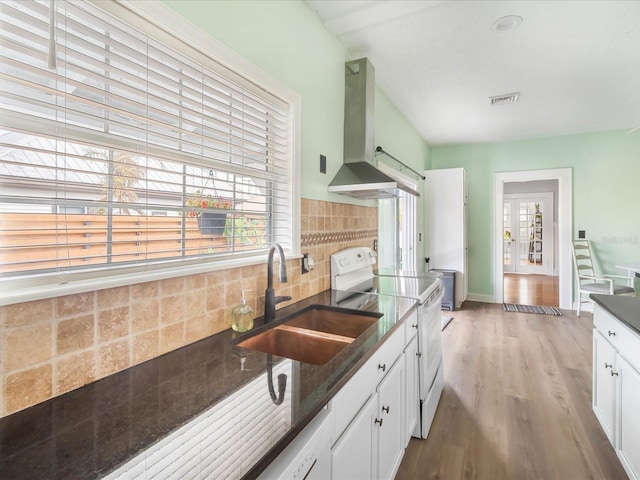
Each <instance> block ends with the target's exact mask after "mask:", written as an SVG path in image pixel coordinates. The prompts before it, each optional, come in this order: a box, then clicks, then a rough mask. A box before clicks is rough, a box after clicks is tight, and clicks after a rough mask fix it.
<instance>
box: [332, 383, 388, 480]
mask: <svg viewBox="0 0 640 480" xmlns="http://www.w3.org/2000/svg"><path fill="white" fill-rule="evenodd" d="M377 409H378V398H377V396H375V395H371V396H370V397H369V400H368V401H367V402H366V403H365V405H364V407H363V408H362V410H360V412H359V413H358V414H357V415H356V417H355V418H354V419H353V421H352V422H351V424H350V425H349V428H347V429H346V430H345V432H344V434H343V435H342V437H341V438H340V440H338V442H337V443H336V444H335V445H334V446H333V448H332V449H331V478H332V479H336V480H339V479H353V480H360V479H362V480H370V479H372V478H375V476H374V473H373V466H374V449H375V448H374V447H375V445H374V440H375V435H374V421H375V418H376V413H377V412H376V411H377Z"/></svg>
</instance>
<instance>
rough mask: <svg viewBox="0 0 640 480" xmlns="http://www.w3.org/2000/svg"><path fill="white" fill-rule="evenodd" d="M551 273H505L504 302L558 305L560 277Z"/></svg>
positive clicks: (547, 305)
mask: <svg viewBox="0 0 640 480" xmlns="http://www.w3.org/2000/svg"><path fill="white" fill-rule="evenodd" d="M559 278H560V277H557V276H555V277H554V276H551V275H522V274H518V273H505V274H504V303H521V304H523V305H541V306H545V307H557V306H559V305H560V304H559V303H558V302H559V298H560V297H559V294H558V288H559V287H558V279H559Z"/></svg>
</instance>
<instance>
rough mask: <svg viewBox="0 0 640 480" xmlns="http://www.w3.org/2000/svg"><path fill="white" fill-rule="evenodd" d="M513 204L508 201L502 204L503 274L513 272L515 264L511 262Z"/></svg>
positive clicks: (512, 248) (512, 249)
mask: <svg viewBox="0 0 640 480" xmlns="http://www.w3.org/2000/svg"><path fill="white" fill-rule="evenodd" d="M512 204H513V202H511V201H508V202H504V210H503V221H502V239H503V243H504V249H503V259H504V260H503V261H504V271H505V272H514V271H515V264H514V261H513V251H514V246H513V237H514V233H513V215H512V214H511V211H512V210H511V207H512Z"/></svg>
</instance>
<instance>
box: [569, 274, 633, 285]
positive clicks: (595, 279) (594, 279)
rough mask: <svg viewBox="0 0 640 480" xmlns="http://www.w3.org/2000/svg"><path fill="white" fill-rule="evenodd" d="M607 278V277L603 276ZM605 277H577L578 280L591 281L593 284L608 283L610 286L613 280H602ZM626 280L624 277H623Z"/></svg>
mask: <svg viewBox="0 0 640 480" xmlns="http://www.w3.org/2000/svg"><path fill="white" fill-rule="evenodd" d="M605 276H608V275H605ZM605 276H601V277H593V276H591V275H578V278H579V279H580V280H593V281H594V283H595V282H598V281H599V282H609V283H610V284H612V283H613V280H611V279H609V278H604V277H605ZM625 278H626V277H625Z"/></svg>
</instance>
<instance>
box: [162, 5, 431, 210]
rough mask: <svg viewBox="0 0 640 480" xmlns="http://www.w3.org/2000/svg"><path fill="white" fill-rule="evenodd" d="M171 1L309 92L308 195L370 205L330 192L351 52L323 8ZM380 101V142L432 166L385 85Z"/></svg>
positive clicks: (305, 109) (305, 120) (305, 132)
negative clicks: (328, 25)
mask: <svg viewBox="0 0 640 480" xmlns="http://www.w3.org/2000/svg"><path fill="white" fill-rule="evenodd" d="M165 3H166V4H167V5H168V6H169V7H171V8H172V9H174V10H175V11H176V12H178V13H179V14H180V15H182V16H183V17H185V18H187V19H188V20H190V21H191V22H193V23H194V24H196V25H198V26H199V27H200V28H202V29H203V30H204V31H206V32H207V33H209V34H210V35H212V36H213V37H215V38H216V39H217V40H219V41H221V42H222V43H224V44H226V45H227V46H228V47H230V48H231V49H233V50H234V51H236V52H237V53H239V54H241V55H243V56H244V57H246V58H247V59H248V60H249V61H251V62H252V63H254V64H255V65H257V66H258V67H260V68H261V69H262V70H264V71H266V72H267V73H269V74H271V75H272V76H274V77H276V78H277V79H279V80H280V81H281V82H283V83H284V84H286V85H287V86H289V87H290V88H292V89H294V90H296V91H297V92H299V93H300V94H301V96H302V195H303V197H305V198H311V199H316V200H331V201H336V202H342V203H356V204H363V203H364V202H362V201H358V200H354V199H351V198H349V197H345V196H342V195H336V194H329V193H328V192H327V185H328V184H329V182H330V181H331V180H332V179H333V177H334V175H335V173H336V172H337V171H338V168H339V167H340V165H341V164H342V145H343V140H342V137H343V131H342V128H343V123H344V122H343V117H344V62H345V61H347V60H350V59H351V57H350V55H349V52H348V51H347V50H346V48H345V47H344V46H343V45H342V44H341V43H340V42H339V41H338V40H337V39H336V38H335V37H334V36H333V35H331V34H330V33H329V32H328V31H327V30H326V29H325V28H324V26H323V25H322V23H321V22H320V20H319V19H318V17H317V16H316V14H315V13H314V12H313V11H312V10H311V9H310V8H309V7H308V6H307V5H306V4H305V3H304V2H302V1H292V0H284V1H282V0H269V1H265V0H257V1H255V0H254V1H251V0H244V1H233V0H231V1H229V0H216V1H200V0H165ZM375 108H376V143H378V144H380V145H382V146H384V148H385V150H387V151H388V152H390V153H392V154H393V155H394V156H396V157H397V158H399V159H400V160H402V161H403V162H405V163H407V164H409V165H411V166H412V167H413V168H415V169H416V170H424V169H425V168H426V167H427V166H428V165H429V161H430V160H429V147H428V146H427V144H426V143H425V141H424V140H423V139H422V138H421V137H420V136H419V135H418V134H417V132H416V131H415V130H414V129H413V128H412V126H411V125H410V124H409V123H408V122H407V121H406V119H405V118H404V117H403V116H402V115H400V113H399V112H398V110H397V109H396V108H395V107H394V105H393V104H392V103H391V102H389V100H388V99H387V98H386V97H385V96H384V94H383V93H382V92H381V91H380V90H378V89H376V102H375ZM320 154H323V155H325V156H326V157H327V173H326V175H322V174H320V173H319V157H320ZM369 204H373V203H371V202H369ZM420 217H422V216H420Z"/></svg>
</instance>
